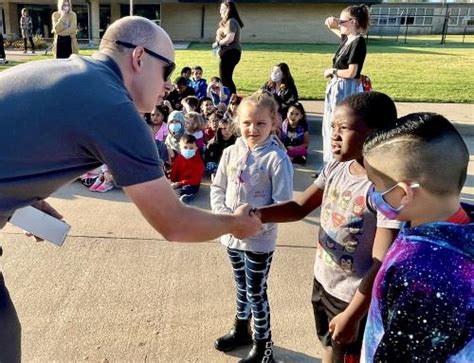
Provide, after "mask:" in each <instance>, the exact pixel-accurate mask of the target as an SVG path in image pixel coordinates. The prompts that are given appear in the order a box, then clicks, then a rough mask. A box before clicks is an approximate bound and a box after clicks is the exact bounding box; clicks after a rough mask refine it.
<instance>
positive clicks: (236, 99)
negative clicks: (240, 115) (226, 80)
mask: <svg viewBox="0 0 474 363" xmlns="http://www.w3.org/2000/svg"><path fill="white" fill-rule="evenodd" d="M240 102H242V97H240V96H238V95H237V94H235V93H234V94H233V95H232V96H230V101H229V105H228V106H227V111H226V112H225V113H224V118H225V119H226V120H230V121H233V120H234V117H235V115H236V113H237V107H239V105H240Z"/></svg>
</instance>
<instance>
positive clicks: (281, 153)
mask: <svg viewBox="0 0 474 363" xmlns="http://www.w3.org/2000/svg"><path fill="white" fill-rule="evenodd" d="M292 198H293V166H292V165H291V161H290V159H289V158H288V155H287V154H286V151H285V150H284V149H282V147H281V146H280V143H278V141H277V140H275V137H274V136H270V137H269V138H268V139H267V140H266V141H265V142H264V143H263V144H262V145H259V146H257V147H255V148H254V149H249V147H248V146H247V144H246V143H245V141H244V140H243V139H242V138H241V137H240V138H238V139H237V141H236V142H235V144H234V145H232V146H229V147H228V148H226V149H225V150H224V153H223V155H222V159H221V161H220V163H219V168H218V169H217V173H216V177H215V178H214V182H213V183H212V186H211V207H212V211H213V212H214V213H220V214H230V213H232V212H233V211H234V210H235V209H236V208H237V207H239V206H240V205H242V204H245V203H249V204H251V205H252V206H253V207H262V206H265V205H270V204H274V203H282V202H286V201H288V200H291V199H292ZM277 234H278V229H277V225H276V224H274V223H269V224H265V225H264V228H263V231H262V232H261V233H260V234H258V235H256V236H254V237H251V238H248V239H244V240H239V239H237V238H235V237H234V236H232V235H230V234H228V235H224V236H222V237H221V243H222V244H223V245H225V246H227V247H230V248H235V249H239V250H244V251H254V252H271V251H273V250H275V246H276V239H277Z"/></svg>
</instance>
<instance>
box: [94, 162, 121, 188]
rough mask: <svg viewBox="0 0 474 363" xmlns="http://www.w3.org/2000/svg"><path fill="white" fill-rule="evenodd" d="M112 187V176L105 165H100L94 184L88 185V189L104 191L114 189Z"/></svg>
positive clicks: (113, 185)
mask: <svg viewBox="0 0 474 363" xmlns="http://www.w3.org/2000/svg"><path fill="white" fill-rule="evenodd" d="M114 187H115V184H114V178H113V176H112V174H111V173H110V171H109V168H108V167H107V165H105V164H104V165H102V166H101V167H100V173H99V175H98V176H97V179H96V180H95V182H94V184H92V185H91V186H90V187H89V190H90V191H92V192H98V193H105V192H108V191H109V190H112V189H114Z"/></svg>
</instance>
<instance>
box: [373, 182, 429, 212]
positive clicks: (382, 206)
mask: <svg viewBox="0 0 474 363" xmlns="http://www.w3.org/2000/svg"><path fill="white" fill-rule="evenodd" d="M419 186H420V184H418V183H413V184H412V185H410V187H411V188H418V187H419ZM396 187H398V184H395V185H394V186H393V187H391V188H389V189H387V190H386V191H384V192H376V191H375V186H374V185H372V186H371V187H370V189H369V201H370V203H371V204H372V205H373V206H374V207H375V208H376V209H377V210H378V211H379V212H380V213H382V214H383V215H384V216H385V217H386V218H388V219H397V218H398V216H399V215H400V211H401V210H402V209H403V207H405V206H404V205H403V204H402V205H401V206H400V207H398V208H394V207H392V206H391V205H390V204H388V203H387V202H386V201H385V199H384V198H383V196H384V195H385V194H387V193H390V192H391V191H392V190H393V189H395V188H396Z"/></svg>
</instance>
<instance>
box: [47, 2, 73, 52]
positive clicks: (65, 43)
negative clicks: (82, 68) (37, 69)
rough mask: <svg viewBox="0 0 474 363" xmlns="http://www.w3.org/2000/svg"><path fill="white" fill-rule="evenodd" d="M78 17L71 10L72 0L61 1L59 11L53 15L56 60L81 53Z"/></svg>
mask: <svg viewBox="0 0 474 363" xmlns="http://www.w3.org/2000/svg"><path fill="white" fill-rule="evenodd" d="M76 32H77V15H76V13H75V12H74V11H72V8H71V1H70V0H59V1H58V11H55V12H54V13H53V33H54V41H53V54H54V56H55V58H69V56H70V55H71V54H73V53H74V54H78V53H79V44H78V43H77V38H76Z"/></svg>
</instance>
